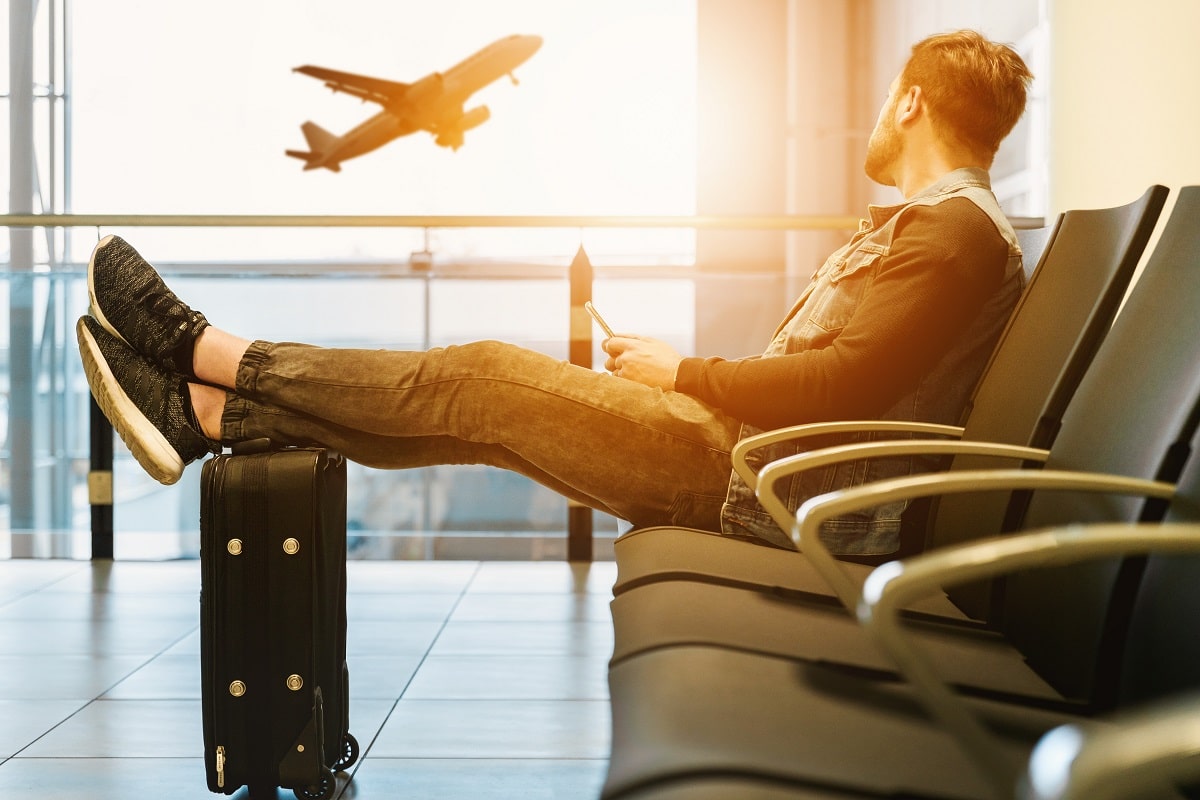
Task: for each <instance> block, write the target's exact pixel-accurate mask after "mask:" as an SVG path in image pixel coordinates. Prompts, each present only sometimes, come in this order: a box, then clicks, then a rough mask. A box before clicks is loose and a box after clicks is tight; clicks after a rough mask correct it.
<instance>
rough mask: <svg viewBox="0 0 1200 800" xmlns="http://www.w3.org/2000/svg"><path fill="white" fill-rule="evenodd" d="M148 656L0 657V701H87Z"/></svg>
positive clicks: (109, 686)
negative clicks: (3, 699) (11, 699)
mask: <svg viewBox="0 0 1200 800" xmlns="http://www.w3.org/2000/svg"><path fill="white" fill-rule="evenodd" d="M148 661H150V657H149V656H144V655H132V656H102V657H96V656H56V657H54V658H46V657H45V656H0V698H20V699H22V700H91V699H92V698H95V697H98V696H99V695H100V694H102V693H103V692H105V691H108V690H109V689H111V688H112V687H113V686H115V685H117V684H118V683H120V682H121V681H122V680H124V679H125V678H127V677H129V676H130V675H132V674H133V673H134V672H135V671H136V670H137V669H138V668H139V667H141V666H142V665H144V664H146V663H147V662H148Z"/></svg>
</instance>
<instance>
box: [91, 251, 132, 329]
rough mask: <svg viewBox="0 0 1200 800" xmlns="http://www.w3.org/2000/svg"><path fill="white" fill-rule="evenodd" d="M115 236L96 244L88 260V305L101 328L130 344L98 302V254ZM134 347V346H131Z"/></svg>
mask: <svg viewBox="0 0 1200 800" xmlns="http://www.w3.org/2000/svg"><path fill="white" fill-rule="evenodd" d="M114 236H115V234H112V233H110V234H109V235H108V236H105V237H104V238H103V239H101V240H100V241H98V242H96V246H95V247H93V248H92V255H91V257H90V258H89V259H88V270H87V288H88V303H89V304H91V313H92V318H93V319H94V320H96V322H99V323H100V327H102V328H104V330H106V331H108V332H109V333H111V334H112V335H113V336H115V337H117V338H118V339H120V340H121V341H122V342H125V344H129V340H128V339H126V338H125V337H124V336H122V335H121V332H120V331H118V330H117V329H116V328H114V327H113V325H112V323H111V322H109V321H108V317H106V316H104V309H102V308H100V303H99V301H98V300H96V254H97V253H99V252H100V251H101V250H103V249H104V246H105V245H107V244H108V243H109V242H111V241H112V240H113V238H114ZM130 346H131V347H132V345H130Z"/></svg>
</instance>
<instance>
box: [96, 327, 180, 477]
mask: <svg viewBox="0 0 1200 800" xmlns="http://www.w3.org/2000/svg"><path fill="white" fill-rule="evenodd" d="M75 333H76V337H77V338H78V339H79V355H80V358H81V360H82V361H83V371H84V373H85V374H86V375H87V381H88V386H89V387H91V390H92V396H93V397H95V398H96V403H97V404H99V406H100V410H101V411H103V412H104V416H105V417H107V418H108V420H109V422H111V423H112V425H113V428H114V429H116V431H117V435H118V436H120V437H121V441H122V442H124V443H125V446H126V447H128V448H129V451H130V452H131V453H133V457H134V458H135V459H136V460H137V462H138V464H140V465H141V466H142V469H144V470H146V472H148V473H149V474H150V477H152V478H154V480H156V481H158V482H159V483H161V484H164V485H167V486H170V485H171V484H173V483H175V482H176V481H178V480H179V478H180V477H181V476H182V475H183V467H184V464H183V459H182V458H180V457H179V454H178V453H177V452H175V448H174V447H172V446H171V444H170V443H169V442H168V441H167V440H166V437H164V436H163V435H162V434H161V433H160V432H159V430H158V428H155V427H154V424H153V423H152V422H150V420H149V419H147V418H146V415H145V414H143V413H142V412H141V411H140V410H139V409H138V407H137V406H136V405H135V404H134V402H133V401H132V400H131V399H129V395H127V394H125V390H124V389H122V388H121V384H120V383H118V382H117V378H116V376H115V375H113V372H112V370H111V369H110V368H109V366H108V361H107V360H106V359H105V358H104V353H103V352H101V350H100V345H99V343H98V342H97V341H96V338H95V337H94V336H92V332H91V331H89V330H88V328H87V325H85V324H84V321H83V320H82V319H80V320H79V322H78V323H77V324H76V326H75Z"/></svg>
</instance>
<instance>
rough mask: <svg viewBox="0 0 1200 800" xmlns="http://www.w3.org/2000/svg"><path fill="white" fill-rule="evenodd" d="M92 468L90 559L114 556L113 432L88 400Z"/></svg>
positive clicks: (89, 484)
mask: <svg viewBox="0 0 1200 800" xmlns="http://www.w3.org/2000/svg"><path fill="white" fill-rule="evenodd" d="M90 409H91V410H90V413H89V421H90V431H91V433H90V439H91V467H90V469H89V471H88V502H89V503H90V504H91V506H92V560H93V561H96V560H100V559H111V558H112V557H113V482H112V474H113V473H112V469H113V429H112V425H110V424H109V422H108V420H107V419H105V417H104V412H102V411H101V410H100V406H98V405H96V399H95V398H91V400H90Z"/></svg>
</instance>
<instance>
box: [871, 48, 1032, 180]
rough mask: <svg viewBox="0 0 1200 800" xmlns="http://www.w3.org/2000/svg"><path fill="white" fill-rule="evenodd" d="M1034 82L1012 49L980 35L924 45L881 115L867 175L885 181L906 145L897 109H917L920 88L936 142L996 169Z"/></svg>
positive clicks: (898, 80) (897, 82)
mask: <svg viewBox="0 0 1200 800" xmlns="http://www.w3.org/2000/svg"><path fill="white" fill-rule="evenodd" d="M1032 80H1033V75H1032V73H1030V71H1029V68H1028V67H1026V66H1025V62H1024V61H1022V60H1021V57H1020V56H1019V55H1017V53H1016V52H1015V51H1014V50H1013V49H1012V48H1011V47H1008V46H1007V45H1003V44H997V43H995V42H992V41H989V40H988V39H986V38H985V37H984V36H982V35H981V34H979V33H977V32H975V31H969V30H964V31H956V32H953V33H941V34H936V35H934V36H930V37H928V38H927V39H923V40H921V41H920V42H917V43H916V44H915V45H913V49H912V55H911V56H910V57H909V60H908V63H907V64H906V65H905V66H904V69H903V70H902V71H901V73H900V75H899V76H898V77H897V78H896V80H895V81H894V82H893V83H892V87H891V91H890V93H889V95H888V100H887V102H886V103H885V104H884V107H883V110H882V111H880V115H879V121H878V123H877V124H876V127H875V132H874V133H873V134H872V135H871V142H870V144H869V145H868V148H867V174H868V175H870V176H871V177H872V178H874V179H876V180H879V177H880V176H881V175H886V173H887V172H888V171H889V169H890V167H889V165H891V164H892V163H893V162H894V160H895V159H896V158H898V157H899V154H900V152H901V151H902V149H903V142H902V141H901V140H900V138H899V135H898V132H897V129H896V116H897V108H898V104H904V103H909V102H912V100H913V97H914V87H915V88H916V92H915V94H916V95H919V98H920V103H921V104H922V106H923V109H924V112H925V113H926V114H927V115H928V117H929V122H930V124H931V126H932V128H933V130H934V132H935V133H936V135H937V137H938V138H939V139H941V140H942V141H943V143H944V144H945V145H946V146H947V147H949V148H952V149H954V150H957V151H962V152H964V153H965V154H967V155H968V156H969V158H970V159H971V160H972V161H973V162H974V163H975V164H977V165H978V166H981V167H985V168H986V167H990V166H991V163H992V159H993V158H994V157H995V155H996V150H997V149H998V148H999V147H1000V142H1001V140H1003V139H1004V137H1005V136H1007V135H1008V133H1009V131H1011V130H1012V129H1013V126H1015V125H1016V124H1017V120H1019V119H1020V118H1021V114H1022V113H1023V112H1024V110H1025V96H1026V92H1027V90H1028V87H1029V83H1030V82H1031V81H1032ZM900 110H901V111H903V109H900ZM884 182H887V181H886V180H885V181H884Z"/></svg>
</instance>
